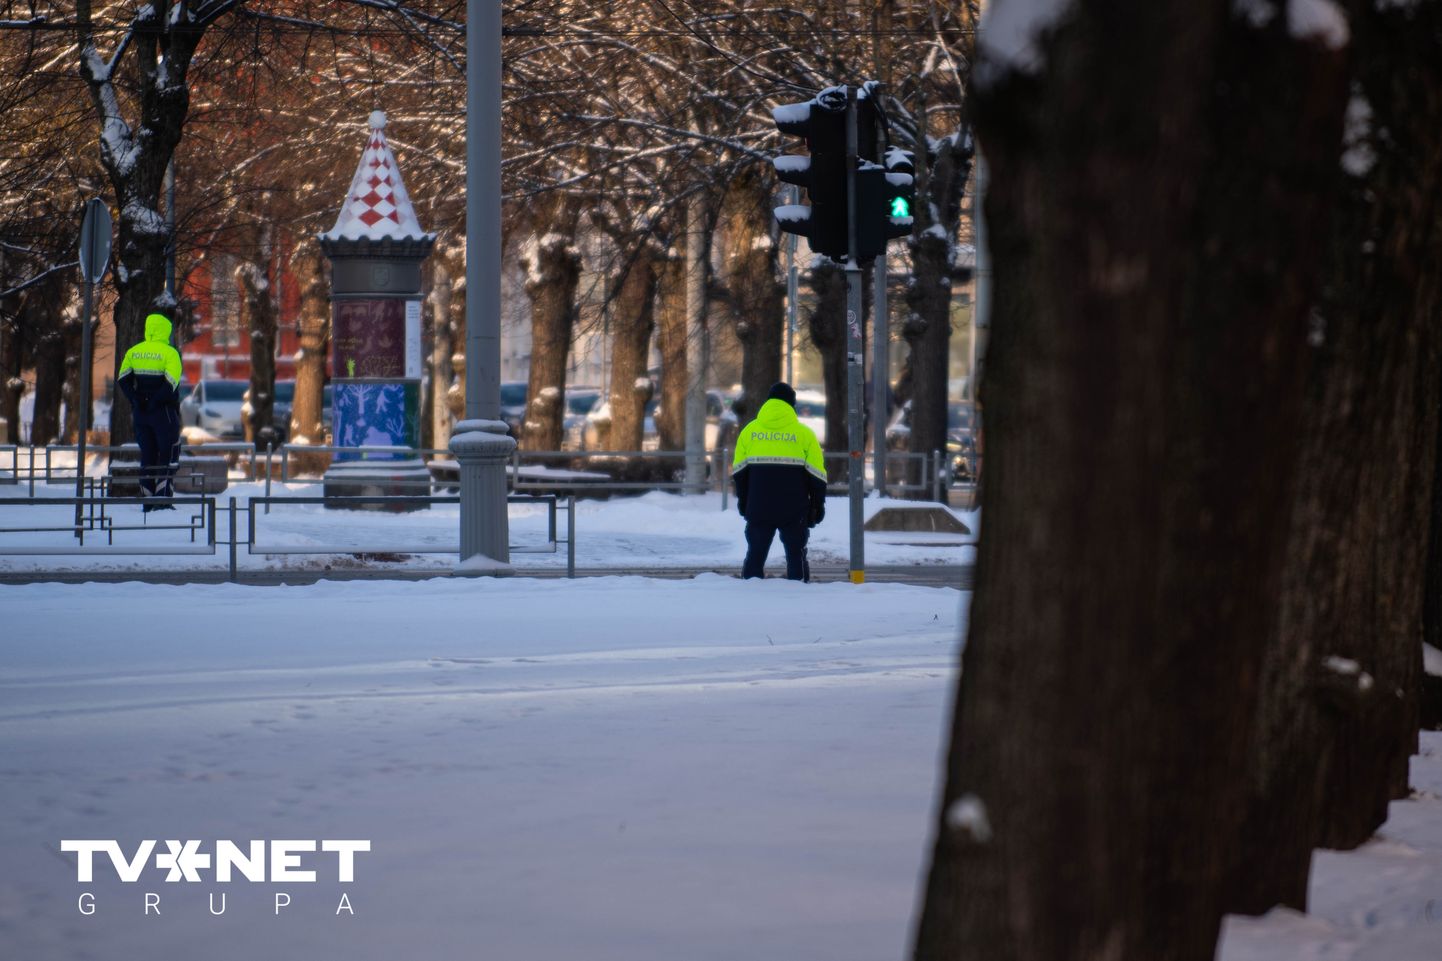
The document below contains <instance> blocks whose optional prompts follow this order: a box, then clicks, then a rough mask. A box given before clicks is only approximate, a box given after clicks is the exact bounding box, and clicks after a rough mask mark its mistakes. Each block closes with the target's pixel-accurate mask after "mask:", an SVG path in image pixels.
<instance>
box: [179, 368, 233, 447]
mask: <svg viewBox="0 0 1442 961" xmlns="http://www.w3.org/2000/svg"><path fill="white" fill-rule="evenodd" d="M249 388H250V382H249V381H245V380H199V381H196V384H195V387H194V389H192V390H191V391H190V394H189V395H188V396H186V397H185V399H183V400H182V401H181V402H180V425H181V426H182V427H199V428H200V429H202V430H204V431H205V432H206V433H208V434H214V435H215V436H216V437H219V438H221V439H222V440H236V439H239V438H244V437H245V423H244V421H243V420H242V414H241V408H242V406H243V405H244V403H245V392H246V391H247V390H249Z"/></svg>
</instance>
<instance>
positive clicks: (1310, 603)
mask: <svg viewBox="0 0 1442 961" xmlns="http://www.w3.org/2000/svg"><path fill="white" fill-rule="evenodd" d="M1418 16H1422V17H1426V18H1427V19H1428V20H1429V21H1430V23H1428V24H1423V23H1418V22H1417V18H1418ZM1439 27H1442V12H1439V11H1437V10H1436V9H1434V8H1428V10H1427V12H1425V13H1421V12H1420V11H1413V12H1410V13H1404V12H1402V11H1398V10H1390V11H1387V12H1379V11H1376V10H1373V9H1371V8H1370V7H1369V8H1366V9H1365V10H1364V11H1362V12H1361V14H1360V15H1359V16H1358V17H1357V18H1355V19H1354V20H1353V21H1352V36H1353V41H1352V55H1353V57H1354V58H1355V59H1354V66H1353V69H1354V71H1355V80H1354V85H1353V93H1354V96H1355V97H1356V98H1357V99H1356V100H1354V101H1353V105H1352V107H1351V108H1349V109H1350V110H1352V111H1353V112H1354V113H1355V112H1356V111H1358V110H1360V109H1361V105H1362V104H1363V103H1366V104H1370V113H1371V116H1370V118H1362V117H1354V118H1353V119H1355V120H1358V121H1362V120H1364V119H1365V120H1368V121H1369V122H1359V123H1357V124H1356V125H1355V126H1354V128H1353V129H1350V130H1349V141H1348V144H1347V153H1346V155H1345V157H1346V158H1347V159H1346V160H1344V169H1346V168H1348V167H1350V169H1349V173H1350V174H1352V175H1351V176H1349V177H1347V178H1346V181H1345V187H1344V190H1343V192H1342V197H1341V202H1340V203H1339V205H1338V213H1337V217H1336V223H1335V226H1334V228H1333V230H1332V249H1331V264H1330V267H1329V269H1328V271H1327V278H1328V284H1327V287H1326V288H1325V290H1324V294H1323V297H1322V298H1321V300H1320V303H1319V304H1318V307H1317V311H1316V313H1315V315H1314V317H1313V320H1312V324H1313V337H1312V341H1311V350H1310V351H1309V353H1308V363H1309V369H1308V383H1307V406H1306V408H1305V415H1304V417H1305V420H1304V426H1303V433H1302V445H1301V449H1302V452H1301V464H1300V470H1299V489H1298V495H1297V500H1296V502H1295V503H1294V505H1293V507H1292V522H1291V537H1290V544H1289V553H1288V558H1287V572H1286V580H1285V582H1284V591H1283V595H1282V604H1281V611H1280V623H1279V626H1278V628H1277V636H1276V638H1275V640H1274V641H1273V643H1272V644H1271V645H1269V646H1268V650H1267V658H1266V660H1265V662H1264V670H1263V675H1262V678H1263V700H1262V705H1261V707H1262V711H1261V715H1260V717H1259V720H1258V730H1259V736H1258V738H1257V739H1256V745H1257V749H1256V751H1255V752H1254V756H1253V758H1252V765H1253V768H1252V772H1251V773H1252V785H1251V788H1252V794H1251V797H1250V799H1249V804H1248V810H1247V820H1246V822H1245V824H1244V829H1245V833H1244V835H1243V841H1242V848H1241V850H1242V851H1243V852H1246V855H1247V856H1246V857H1245V858H1241V859H1239V863H1238V864H1237V865H1236V867H1235V876H1234V880H1233V882H1232V884H1231V885H1229V888H1230V890H1231V891H1232V892H1234V895H1235V900H1234V901H1233V902H1232V903H1231V904H1230V905H1229V906H1230V907H1231V909H1232V910H1236V911H1242V912H1247V913H1255V914H1260V913H1262V912H1265V911H1267V910H1268V909H1270V908H1271V907H1272V906H1273V905H1274V904H1276V903H1278V902H1281V903H1283V904H1287V905H1289V906H1291V907H1295V908H1297V909H1299V910H1303V909H1305V907H1306V897H1307V880H1308V873H1309V868H1310V863H1311V853H1312V848H1313V847H1314V846H1316V845H1318V844H1322V845H1324V846H1327V847H1347V848H1350V847H1355V846H1357V845H1359V844H1361V843H1363V842H1364V841H1366V840H1367V839H1368V838H1370V837H1371V836H1372V833H1373V832H1374V831H1375V830H1376V828H1377V827H1378V826H1380V825H1381V823H1382V822H1383V821H1384V820H1385V819H1386V816H1387V804H1388V802H1389V801H1391V800H1393V799H1395V798H1398V797H1402V796H1405V795H1406V793H1407V767H1408V758H1409V756H1410V755H1411V754H1412V753H1413V751H1414V750H1415V749H1416V732H1417V710H1418V687H1419V684H1420V670H1421V665H1420V663H1419V661H1420V656H1421V648H1420V645H1419V644H1418V643H1417V638H1418V637H1419V636H1421V635H1422V632H1423V620H1424V618H1423V613H1424V611H1423V603H1424V595H1425V592H1426V585H1425V580H1426V576H1427V571H1428V564H1427V553H1428V543H1429V533H1430V530H1431V527H1432V525H1433V524H1434V523H1435V514H1434V508H1433V503H1432V499H1433V496H1434V491H1435V489H1436V488H1435V483H1434V465H1435V461H1436V452H1437V443H1438V404H1439V399H1442V398H1439V381H1438V374H1437V370H1438V362H1439V353H1442V343H1439V330H1438V327H1437V324H1436V321H1435V318H1436V316H1437V313H1438V310H1439V305H1442V287H1439V279H1438V277H1437V275H1436V271H1435V270H1433V269H1431V267H1430V266H1429V265H1431V264H1435V263H1437V261H1438V258H1439V256H1442V237H1439V234H1438V233H1437V231H1436V228H1435V225H1436V222H1437V217H1438V213H1439V211H1442V134H1439V130H1442V126H1439V125H1442V93H1439V90H1442V87H1439V86H1438V84H1439V81H1442V76H1439V74H1442V69H1439V68H1442V39H1439V38H1442V30H1439ZM1403 76H1405V77H1407V78H1408V80H1407V82H1405V83H1398V82H1397V78H1398V77H1403ZM1428 77H1430V78H1431V79H1430V80H1428V79H1426V78H1428ZM1384 130H1385V131H1387V132H1388V134H1387V137H1386V138H1385V141H1379V140H1374V139H1373V138H1372V133H1371V132H1372V131H1384ZM1364 168H1365V169H1364Z"/></svg>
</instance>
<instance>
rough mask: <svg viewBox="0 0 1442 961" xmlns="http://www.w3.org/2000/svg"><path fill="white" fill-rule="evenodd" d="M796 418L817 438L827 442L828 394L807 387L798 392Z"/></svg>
mask: <svg viewBox="0 0 1442 961" xmlns="http://www.w3.org/2000/svg"><path fill="white" fill-rule="evenodd" d="M796 419H797V420H799V421H801V423H803V424H805V425H806V426H807V427H810V428H811V433H813V434H815V435H816V439H817V440H818V441H820V442H821V443H823V444H825V443H826V394H824V393H822V392H821V391H819V390H806V389H805V388H803V389H801V390H798V391H797V392H796Z"/></svg>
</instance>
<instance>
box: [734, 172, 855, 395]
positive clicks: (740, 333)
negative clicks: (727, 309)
mask: <svg viewBox="0 0 1442 961" xmlns="http://www.w3.org/2000/svg"><path fill="white" fill-rule="evenodd" d="M769 186H770V185H769V183H768V182H767V181H766V179H764V178H763V177H762V176H761V175H760V174H759V173H758V172H757V168H754V167H753V168H750V172H748V173H746V174H743V175H742V176H741V177H739V178H737V179H736V180H734V181H733V182H732V183H731V187H730V191H729V192H728V193H727V195H726V204H725V207H724V208H723V211H722V216H723V217H724V220H723V231H724V235H725V238H726V245H725V251H726V257H725V261H724V263H723V266H722V270H723V272H724V276H725V278H726V289H727V291H728V292H729V293H730V305H731V312H732V313H731V316H732V322H733V325H734V327H735V330H736V339H737V340H739V341H740V342H741V351H742V354H741V393H742V394H743V395H744V396H745V397H746V398H747V406H748V409H749V412H750V413H751V414H752V416H755V412H756V411H757V410H759V409H760V407H761V402H762V401H763V400H764V399H765V397H766V392H767V391H768V390H770V389H771V385H772V384H774V383H776V382H777V381H778V380H780V379H781V341H782V336H783V334H784V333H785V330H786V288H785V286H784V285H783V284H782V283H781V282H780V281H778V280H777V266H776V260H777V254H778V248H777V245H776V243H775V242H774V241H773V240H772V238H771V230H770V227H771V222H772V218H771V192H770V190H769ZM844 310H845V308H843V313H844ZM753 398H755V400H754V401H753Z"/></svg>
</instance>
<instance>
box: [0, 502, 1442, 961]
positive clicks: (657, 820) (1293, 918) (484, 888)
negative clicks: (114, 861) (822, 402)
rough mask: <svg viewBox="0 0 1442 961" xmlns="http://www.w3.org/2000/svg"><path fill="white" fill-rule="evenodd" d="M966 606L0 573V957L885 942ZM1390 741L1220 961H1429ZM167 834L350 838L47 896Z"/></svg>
mask: <svg viewBox="0 0 1442 961" xmlns="http://www.w3.org/2000/svg"><path fill="white" fill-rule="evenodd" d="M588 508H589V520H587V519H586V518H587V516H588V514H587V513H584V512H586V511H587V510H588ZM582 510H583V514H582V522H581V524H580V525H579V528H580V540H579V541H578V543H581V544H584V543H585V541H584V537H585V532H586V531H587V530H588V529H589V530H590V531H591V532H593V537H594V538H595V543H596V544H607V545H609V546H606V547H604V548H597V555H596V556H597V557H599V558H609V559H611V560H612V561H613V562H615V563H616V564H617V565H618V566H622V565H624V566H635V565H636V564H637V563H639V560H638V559H639V558H640V557H644V559H645V563H646V564H647V565H648V566H651V565H658V566H665V565H667V564H672V565H678V566H685V565H684V561H689V560H690V559H693V558H699V557H701V556H706V552H707V551H709V550H712V549H715V550H726V551H729V552H730V553H729V555H727V556H729V557H730V558H731V559H732V561H733V562H736V561H739V550H740V549H739V544H738V543H737V541H738V540H739V523H740V522H739V519H738V518H736V516H735V514H734V512H727V513H722V512H721V510H720V505H719V501H712V502H711V503H710V504H709V505H708V504H707V503H706V499H705V498H679V497H673V496H670V495H650V496H648V497H645V498H640V499H636V500H632V501H613V502H607V503H592V504H589V505H583V508H582ZM844 520H845V518H844V511H834V512H833V514H832V515H831V516H829V517H828V519H827V522H826V525H838V524H839V525H840V527H839V530H838V529H837V528H835V527H833V528H831V532H830V533H828V534H827V535H826V536H827V537H828V538H829V542H830V543H833V544H835V543H836V542H838V541H839V542H840V543H841V544H843V545H844V532H845V526H844ZM972 520H973V521H974V520H975V518H972ZM417 521H418V518H417V517H416V516H415V515H407V516H405V517H402V518H391V517H374V516H372V515H362V516H361V517H360V518H355V519H353V520H352V523H359V524H360V529H359V530H357V531H353V533H358V534H363V535H364V536H367V537H369V536H372V535H374V534H376V533H387V534H394V533H396V531H397V530H398V529H397V528H392V527H389V526H388V525H390V524H391V523H392V522H401V523H404V524H407V525H408V528H401V529H405V530H412V529H416V528H417V524H416V522H417ZM312 522H313V523H317V524H324V525H337V529H327V530H325V531H324V532H323V533H324V534H325V535H326V536H334V535H335V534H336V533H337V532H338V531H339V532H344V530H345V528H344V523H343V520H336V521H333V520H331V518H330V517H328V516H325V515H321V516H319V517H318V518H314V519H313V520H312ZM372 523H374V524H377V525H380V527H378V528H375V529H372V528H370V527H369V526H368V525H370V524H372ZM427 523H429V520H428V521H427ZM450 523H451V524H452V525H453V524H454V517H452V518H451V520H450ZM588 525H589V527H588ZM437 526H438V527H439V526H440V525H437ZM517 526H519V525H517ZM418 529H420V530H422V531H424V530H425V529H426V528H425V527H424V524H421V525H419V528H418ZM280 530H281V531H283V532H287V533H285V536H290V537H303V536H306V535H305V534H304V532H303V531H301V530H299V529H297V528H296V527H291V528H281V529H280ZM826 531H827V528H826V527H825V526H824V527H823V533H826ZM277 536H279V534H277ZM416 536H420V535H419V534H417V535H416ZM435 536H437V537H439V536H440V533H439V531H437V532H436V533H435ZM823 543H826V542H823ZM892 547H893V548H894V549H895V550H896V551H897V552H898V553H897V555H895V556H897V557H912V558H918V559H920V560H922V561H925V560H927V559H931V558H934V557H937V556H942V555H938V554H935V553H932V552H934V551H939V550H940V548H934V547H905V546H900V545H892ZM877 549H878V550H879V549H880V548H877ZM967 550H969V549H967ZM872 553H873V552H872V545H871V544H868V555H869V556H872ZM582 556H583V557H584V554H583V555H582ZM841 556H844V554H843V555H841ZM683 559H684V560H683ZM707 563H714V561H708V562H707ZM969 597H970V595H969V594H965V593H962V592H958V591H955V590H950V589H937V588H923V587H915V586H905V585H897V584H875V583H868V584H864V585H860V586H856V585H851V584H845V583H832V584H812V585H801V584H794V583H789V582H786V581H784V580H768V581H765V582H759V583H758V582H742V581H739V580H736V579H734V578H730V577H721V576H716V575H702V576H701V577H698V578H696V579H694V580H653V579H645V578H638V577H598V578H589V579H584V580H579V581H565V580H555V579H538V578H528V577H524V576H520V577H514V578H508V579H503V580H491V579H482V580H478V581H470V580H455V579H435V580H428V581H419V582H397V581H365V582H322V583H318V584H313V585H308V586H304V587H245V586H237V585H189V586H185V587H170V586H161V585H144V584H138V583H129V584H93V583H92V584H85V585H56V584H34V585H26V586H9V587H0V611H3V612H4V615H3V619H0V811H3V812H4V815H5V816H4V817H3V818H0V958H5V959H8V958H11V957H14V958H24V959H27V961H46V959H64V961H70V959H86V958H96V959H114V958H153V957H190V956H197V957H206V958H211V959H218V961H226V959H230V958H247V959H248V958H253V957H258V956H265V957H284V958H291V957H294V958H312V957H317V958H318V957H344V958H347V959H353V961H364V959H371V958H376V959H380V958H385V959H392V958H395V957H425V958H428V959H440V961H446V959H451V958H476V957H482V958H504V959H507V961H526V959H540V961H550V959H561V958H586V959H588V961H589V959H601V961H604V959H625V961H649V959H656V961H662V959H664V961H671V959H676V958H685V959H688V961H691V959H717V961H722V959H724V961H736V959H744V961H768V959H776V961H805V959H812V958H814V959H827V961H846V959H857V961H860V959H875V958H888V957H890V958H900V957H903V956H905V954H906V951H907V944H908V937H909V931H910V925H911V923H912V916H913V907H914V904H915V898H916V892H917V886H918V884H919V882H920V880H921V877H922V873H923V871H924V869H925V863H926V858H927V853H928V845H929V840H928V835H929V831H930V825H931V821H932V817H933V814H932V806H933V801H934V792H935V790H936V777H937V772H938V769H939V768H938V764H939V760H940V755H941V751H942V749H943V747H944V733H945V727H946V721H947V708H948V703H949V700H950V696H951V691H952V689H953V686H954V683H955V673H954V672H955V664H956V656H957V650H958V637H959V635H960V632H961V630H962V625H963V624H964V622H965V615H966V609H967V604H968V602H969ZM1422 749H1423V754H1422V756H1420V757H1418V758H1416V759H1414V761H1413V784H1414V786H1415V787H1416V788H1417V794H1416V796H1415V797H1414V798H1413V799H1412V800H1409V801H1404V802H1399V803H1397V804H1394V805H1393V806H1392V810H1391V818H1390V820H1389V821H1388V823H1387V825H1386V826H1385V827H1384V828H1383V830H1382V831H1381V833H1380V836H1379V840H1378V841H1376V842H1375V843H1373V844H1371V845H1369V846H1368V847H1366V848H1364V849H1362V850H1361V851H1358V852H1353V853H1348V854H1338V853H1331V852H1321V853H1319V854H1318V855H1317V856H1316V867H1315V871H1314V880H1313V896H1312V904H1313V912H1312V914H1311V915H1310V916H1305V917H1304V916H1300V915H1296V914H1293V913H1290V912H1281V911H1278V912H1274V913H1273V914H1271V915H1269V916H1268V917H1266V918H1263V919H1231V920H1230V921H1229V923H1228V925H1227V927H1226V930H1225V937H1224V943H1223V946H1222V948H1221V949H1220V951H1219V955H1218V956H1219V958H1220V959H1222V961H1283V959H1293V958H1327V959H1347V961H1422V959H1427V961H1435V959H1436V958H1438V957H1439V956H1442V734H1431V733H1429V734H1424V735H1423V740H1422ZM172 838H173V839H178V840H188V839H197V840H200V841H202V842H204V844H205V850H206V851H207V852H208V851H211V850H212V845H213V844H214V842H215V841H217V840H233V841H237V842H241V843H242V846H243V847H245V846H246V845H245V842H249V841H251V840H285V839H301V840H304V839H311V840H322V839H365V840H368V841H369V842H370V843H371V850H370V851H369V852H366V853H362V854H358V855H356V860H355V878H354V881H353V882H351V883H348V884H340V883H338V882H337V879H336V866H337V863H336V861H335V859H334V856H333V855H328V856H327V859H322V858H321V857H320V856H319V855H302V856H301V857H302V863H301V865H300V867H301V868H303V869H305V868H314V869H318V870H319V875H320V876H319V879H318V881H317V882H316V883H313V884H309V883H303V882H295V881H271V880H262V881H257V882H252V881H246V880H242V879H239V878H237V879H235V880H232V881H230V882H227V883H220V882H217V881H215V880H214V879H213V875H212V874H211V873H210V872H208V871H202V872H201V877H202V878H203V880H200V881H197V882H184V881H176V882H174V883H171V882H168V881H167V880H166V879H165V878H166V871H165V870H160V869H156V868H154V867H151V868H148V869H146V870H144V871H143V873H142V876H141V878H140V880H139V881H137V882H135V883H132V884H126V883H121V882H120V881H119V880H118V879H117V878H116V875H115V872H114V870H112V869H111V867H110V865H109V862H108V859H107V858H106V857H105V856H103V855H101V856H98V857H97V860H96V865H95V869H96V877H95V879H94V881H93V882H91V883H87V884H81V883H79V882H78V881H77V877H76V860H75V855H73V854H63V853H61V852H60V846H61V842H62V841H63V840H75V839H91V840H104V839H114V840H116V841H118V842H120V843H121V845H122V846H123V849H124V854H125V856H127V857H129V856H130V855H132V854H133V853H134V851H135V850H136V845H138V844H139V843H141V842H142V841H144V840H146V839H155V840H159V841H161V842H162V850H163V842H164V840H165V839H172ZM87 892H88V893H89V894H90V895H92V896H93V901H89V902H82V900H81V896H82V894H84V893H87ZM147 894H154V895H156V896H158V898H159V906H158V910H159V914H158V915H157V914H155V913H154V911H152V912H151V913H149V914H147V913H146V907H145V901H146V895H147ZM222 894H223V895H224V897H225V901H224V913H223V914H221V915H219V916H215V915H213V914H212V913H211V911H212V909H213V908H219V907H220V906H221V902H220V897H221V895H222ZM277 894H284V895H286V896H288V897H289V898H290V903H289V904H288V905H286V906H283V907H282V908H281V909H280V912H279V914H277V913H276V906H275V901H276V896H277ZM212 895H214V898H215V899H214V900H210V898H211V896H212ZM342 896H344V897H345V899H346V900H345V902H344V904H345V906H346V907H345V908H342V907H341V905H342V901H341V898H342ZM82 904H86V905H87V906H88V905H90V904H93V906H94V913H93V914H84V913H82V911H81V907H82ZM351 911H353V912H354V913H353V914H352V913H350V912H351Z"/></svg>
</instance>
